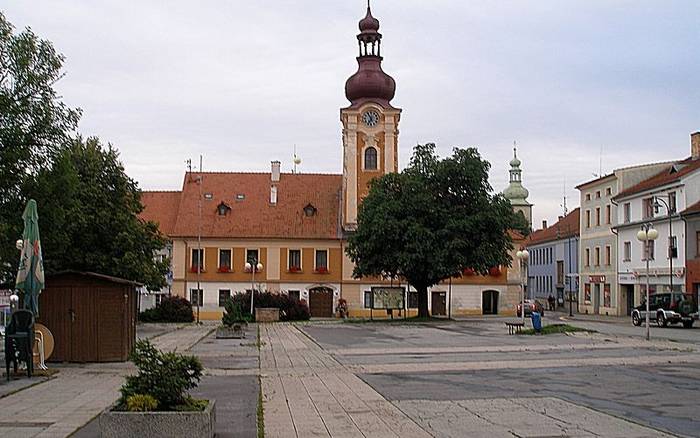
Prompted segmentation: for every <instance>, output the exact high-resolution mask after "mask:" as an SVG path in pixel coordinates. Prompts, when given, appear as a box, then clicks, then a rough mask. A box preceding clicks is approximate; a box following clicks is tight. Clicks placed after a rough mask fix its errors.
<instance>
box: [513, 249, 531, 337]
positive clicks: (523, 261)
mask: <svg viewBox="0 0 700 438" xmlns="http://www.w3.org/2000/svg"><path fill="white" fill-rule="evenodd" d="M515 256H516V257H517V258H518V260H520V290H521V292H522V301H521V304H520V317H521V321H522V323H523V324H525V279H526V278H527V277H525V275H524V274H525V270H526V269H527V260H528V259H529V258H530V253H529V252H527V250H526V249H523V250H520V251H518V252H516V253H515Z"/></svg>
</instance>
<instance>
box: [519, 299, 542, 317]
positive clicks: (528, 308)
mask: <svg viewBox="0 0 700 438" xmlns="http://www.w3.org/2000/svg"><path fill="white" fill-rule="evenodd" d="M521 306H522V303H518V307H517V309H516V311H515V313H516V314H517V315H518V316H520V315H521V313H520V307H521ZM533 311H534V312H539V313H540V315H542V316H544V306H543V305H542V303H540V302H539V301H537V300H525V316H530V315H532V312H533Z"/></svg>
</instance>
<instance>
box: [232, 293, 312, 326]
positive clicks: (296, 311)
mask: <svg viewBox="0 0 700 438" xmlns="http://www.w3.org/2000/svg"><path fill="white" fill-rule="evenodd" d="M231 300H232V301H233V302H234V303H238V304H239V305H240V308H241V309H242V311H243V315H244V318H245V317H248V318H251V320H252V319H253V316H251V315H250V292H246V293H244V294H236V295H234V296H233V297H231ZM255 307H256V308H259V307H261V308H262V307H276V308H278V309H280V320H282V321H303V320H308V319H309V318H310V317H311V314H310V313H309V307H308V306H307V305H306V302H304V301H301V300H298V299H296V298H293V297H290V296H289V295H287V294H280V293H276V292H270V291H265V292H258V291H256V292H255Z"/></svg>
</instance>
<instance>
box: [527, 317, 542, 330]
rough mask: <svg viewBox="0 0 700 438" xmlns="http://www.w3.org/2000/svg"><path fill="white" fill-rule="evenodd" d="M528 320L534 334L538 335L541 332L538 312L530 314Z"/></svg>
mask: <svg viewBox="0 0 700 438" xmlns="http://www.w3.org/2000/svg"><path fill="white" fill-rule="evenodd" d="M530 318H531V319H532V328H534V329H535V332H537V333H539V332H541V331H542V315H540V312H532V313H531V314H530Z"/></svg>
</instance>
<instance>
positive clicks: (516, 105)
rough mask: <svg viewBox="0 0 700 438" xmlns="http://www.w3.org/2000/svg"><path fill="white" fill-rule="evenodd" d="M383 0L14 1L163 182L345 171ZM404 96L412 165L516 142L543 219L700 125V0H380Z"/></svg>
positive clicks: (503, 154)
mask: <svg viewBox="0 0 700 438" xmlns="http://www.w3.org/2000/svg"><path fill="white" fill-rule="evenodd" d="M365 8H366V4H365V1H364V0H342V1H340V0H294V1H292V0H258V1H242V0H228V1H223V0H202V1H199V2H193V1H184V0H168V1H155V0H149V1H133V0H119V1H113V0H106V1H99V2H94V1H88V0H82V1H79V0H62V1H60V2H58V1H55V0H3V2H2V3H0V10H1V11H2V12H3V13H4V14H5V15H6V18H7V19H8V20H9V21H10V22H12V23H13V24H14V25H15V27H16V28H17V29H23V28H24V27H27V26H30V27H31V28H32V29H33V30H34V32H35V33H37V34H38V35H39V36H40V37H42V38H45V39H49V40H50V41H52V42H53V43H54V45H55V47H56V49H57V50H58V51H59V52H61V53H63V54H64V55H65V57H66V61H65V65H64V70H65V77H64V78H63V79H62V80H61V81H60V82H59V83H58V84H57V88H58V90H59V92H60V93H61V95H62V96H63V100H64V101H65V102H66V103H67V104H68V105H70V106H73V107H80V108H81V109H82V110H83V117H82V121H81V123H80V126H79V131H80V132H81V133H82V134H83V135H85V136H87V135H96V136H99V137H100V138H101V139H103V140H104V141H105V142H111V143H112V144H113V145H114V146H116V147H117V148H118V149H119V151H120V153H121V158H122V160H123V162H124V165H125V167H126V171H127V173H128V174H129V175H130V176H131V177H132V178H134V179H135V180H137V181H138V183H139V185H140V187H141V188H143V189H145V190H177V189H179V188H180V187H181V184H182V180H183V172H184V171H185V169H186V164H185V162H186V160H187V159H192V160H193V162H195V163H196V162H197V161H198V160H199V155H200V154H201V155H203V157H204V158H203V162H204V166H203V168H204V170H205V171H260V172H267V171H269V168H270V161H272V160H280V161H282V167H283V170H284V171H290V170H291V168H292V156H293V150H294V147H295V145H296V150H297V154H298V155H299V156H300V157H301V159H302V164H301V165H300V166H299V170H300V171H302V172H322V173H341V172H342V161H341V159H342V157H341V151H342V140H341V129H342V128H341V124H340V120H339V109H340V108H342V107H345V106H347V105H348V101H347V99H346V98H345V95H344V85H345V81H346V79H347V78H348V77H349V76H350V75H352V74H353V73H354V72H355V71H356V69H357V63H356V60H355V57H356V56H357V40H356V38H355V35H356V34H357V32H358V29H357V22H358V21H359V19H361V18H362V17H363V16H364V13H365ZM372 11H373V14H374V16H375V17H377V18H378V19H379V20H380V22H381V29H380V32H382V34H383V35H384V39H383V40H382V54H383V56H384V63H383V67H384V70H385V71H386V72H387V73H388V74H390V75H391V76H393V77H394V78H395V79H396V82H397V91H396V97H395V98H394V100H393V101H392V104H393V105H394V106H397V107H400V108H402V109H403V114H402V117H401V123H400V126H399V129H400V134H399V148H400V155H399V157H400V158H399V164H400V166H401V167H404V166H405V165H406V164H407V163H408V160H409V159H410V155H411V150H412V147H413V146H415V145H416V144H418V143H421V144H422V143H427V142H434V143H436V144H437V146H438V152H439V153H440V154H441V155H443V156H445V155H448V154H450V153H451V150H452V148H453V147H456V146H459V147H467V146H475V147H477V148H478V149H479V151H480V153H481V154H482V156H483V157H484V158H486V159H487V160H488V161H489V162H490V163H491V165H492V168H491V175H490V182H491V185H492V186H493V188H494V189H495V190H496V191H501V190H503V189H504V188H505V187H506V186H507V182H508V162H509V161H510V159H511V157H512V148H513V142H514V141H516V142H517V144H518V154H519V157H520V158H521V160H522V161H523V183H524V185H525V187H526V188H527V189H529V191H530V197H529V200H530V202H532V203H533V204H534V207H533V222H534V224H535V225H536V227H537V224H540V223H541V221H542V220H543V219H546V220H548V221H549V223H550V224H551V223H552V222H553V221H554V220H556V218H557V216H559V215H561V214H562V207H561V205H562V200H563V197H564V196H565V195H566V196H567V198H568V201H567V203H568V206H569V210H571V209H572V208H574V207H576V206H577V205H578V204H579V194H578V191H577V190H576V189H575V186H576V185H578V184H581V183H583V182H585V181H588V180H591V179H594V178H595V175H597V174H600V172H601V170H602V173H603V174H605V173H609V172H610V171H612V170H613V169H616V168H620V167H625V166H628V165H634V164H641V163H645V162H655V161H667V160H672V159H679V158H684V157H686V156H688V155H689V154H690V139H689V138H690V133H691V132H695V131H700V56H698V47H700V29H699V28H698V27H697V23H698V21H697V20H698V18H697V17H699V16H700V1H696V0H684V1H682V0H663V1H662V0H657V1H646V0H580V1H575V0H567V1H562V0H537V1H535V0H529V1H525V0H499V1H498V2H493V1H486V0H483V1H464V0H430V1H426V0H374V1H373V2H372Z"/></svg>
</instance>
